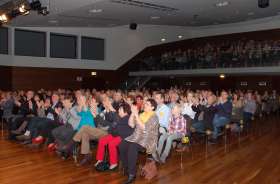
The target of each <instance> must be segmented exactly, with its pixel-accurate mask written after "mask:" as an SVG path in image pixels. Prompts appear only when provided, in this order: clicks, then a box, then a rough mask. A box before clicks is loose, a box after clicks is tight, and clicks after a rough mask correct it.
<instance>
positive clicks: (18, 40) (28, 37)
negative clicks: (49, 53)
mask: <svg viewBox="0 0 280 184" xmlns="http://www.w3.org/2000/svg"><path fill="white" fill-rule="evenodd" d="M15 55H19V56H37V57H45V56H46V33H45V32H37V31H27V30H20V29H16V30H15Z"/></svg>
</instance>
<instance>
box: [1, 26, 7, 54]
mask: <svg viewBox="0 0 280 184" xmlns="http://www.w3.org/2000/svg"><path fill="white" fill-rule="evenodd" d="M0 54H8V28H5V27H0Z"/></svg>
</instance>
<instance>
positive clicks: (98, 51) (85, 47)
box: [81, 37, 105, 60]
mask: <svg viewBox="0 0 280 184" xmlns="http://www.w3.org/2000/svg"><path fill="white" fill-rule="evenodd" d="M104 47H105V41H104V39H100V38H90V37H82V43H81V53H82V59H89V60H104V58H105V48H104Z"/></svg>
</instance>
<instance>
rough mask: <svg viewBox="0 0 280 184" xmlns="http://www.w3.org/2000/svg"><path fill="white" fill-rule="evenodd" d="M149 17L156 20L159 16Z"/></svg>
mask: <svg viewBox="0 0 280 184" xmlns="http://www.w3.org/2000/svg"><path fill="white" fill-rule="evenodd" d="M151 19H152V20H156V19H160V17H159V16H151Z"/></svg>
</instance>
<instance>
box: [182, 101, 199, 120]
mask: <svg viewBox="0 0 280 184" xmlns="http://www.w3.org/2000/svg"><path fill="white" fill-rule="evenodd" d="M192 105H193V104H192V103H184V105H183V110H182V114H183V115H188V116H189V117H190V118H191V119H194V117H195V114H196V112H194V111H193V109H192Z"/></svg>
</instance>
